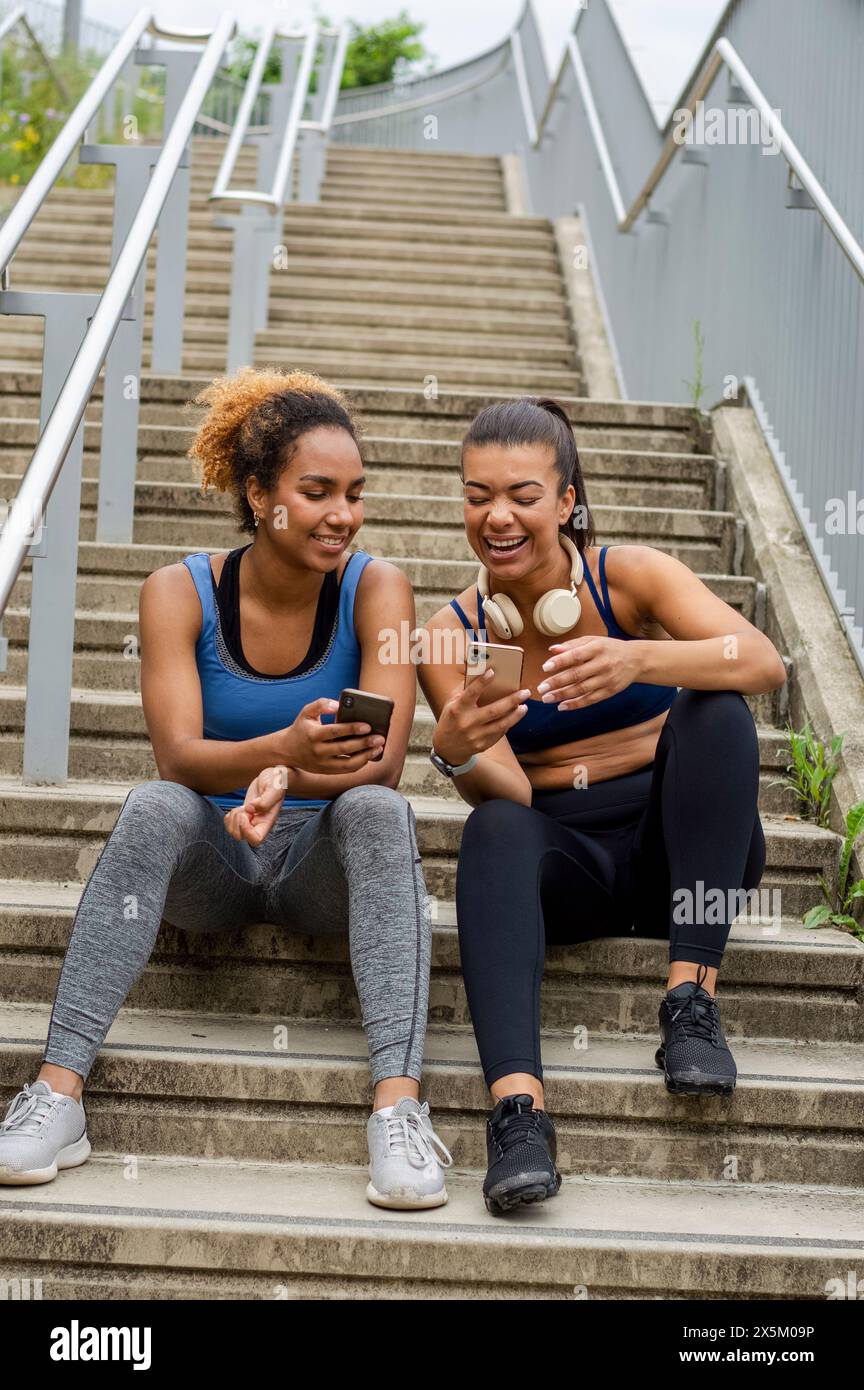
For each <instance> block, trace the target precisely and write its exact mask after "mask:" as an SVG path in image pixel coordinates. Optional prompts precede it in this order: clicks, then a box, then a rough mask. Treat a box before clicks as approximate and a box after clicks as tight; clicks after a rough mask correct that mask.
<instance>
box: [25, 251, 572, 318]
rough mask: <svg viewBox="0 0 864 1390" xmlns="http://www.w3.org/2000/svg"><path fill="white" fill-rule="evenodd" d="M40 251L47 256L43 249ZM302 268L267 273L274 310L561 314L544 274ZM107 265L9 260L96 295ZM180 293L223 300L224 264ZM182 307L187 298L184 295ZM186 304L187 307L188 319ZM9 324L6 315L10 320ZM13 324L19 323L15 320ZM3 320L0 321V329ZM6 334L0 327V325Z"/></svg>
mask: <svg viewBox="0 0 864 1390" xmlns="http://www.w3.org/2000/svg"><path fill="white" fill-rule="evenodd" d="M46 254H49V255H50V254H51V250H50V247H49V248H48V249H47V253H46ZM306 265H307V267H308V270H307V273H305V274H304V273H302V271H301V270H300V269H299V268H298V265H297V260H296V258H293V257H292V261H291V270H290V275H287V276H286V275H277V274H274V275H271V277H270V302H271V309H272V311H273V312H274V315H275V311H276V309H277V308H278V307H279V306H281V305H286V306H289V307H290V306H295V307H296V308H298V312H302V313H304V314H305V315H306V316H307V317H308V316H309V315H314V313H315V307H316V306H317V305H318V304H320V303H327V302H328V301H332V302H333V303H334V304H335V305H336V306H342V305H348V304H352V303H353V304H355V305H356V306H357V307H358V308H359V309H361V310H362V308H363V307H364V306H365V305H367V304H369V303H370V302H371V303H374V304H378V305H380V304H384V305H392V306H398V307H401V308H406V307H407V308H409V309H417V310H418V311H419V310H424V309H425V310H435V309H439V308H441V309H444V308H450V309H453V310H455V311H457V312H461V313H462V314H463V317H464V314H465V313H471V314H472V315H474V316H475V317H479V315H480V314H482V313H483V312H484V311H485V310H496V309H497V310H507V311H508V312H509V313H513V314H519V313H522V312H526V313H543V314H548V315H550V316H554V317H555V318H556V319H558V320H563V319H564V318H565V317H566V307H567V306H566V300H565V299H564V297H563V295H562V294H561V292H560V289H559V288H558V287H557V286H556V284H555V282H554V279H553V278H552V277H547V278H546V280H545V283H546V285H547V288H546V289H538V287H537V283H536V280H532V278H531V277H530V276H520V277H519V279H520V281H525V282H526V283H524V284H519V285H517V286H514V285H513V284H512V281H505V280H503V279H501V278H499V277H497V276H493V277H492V278H491V281H490V284H489V285H488V286H487V287H486V288H484V287H482V286H480V287H479V288H478V287H477V286H476V282H475V279H474V277H473V276H472V275H470V274H469V273H468V272H466V273H465V274H464V275H461V274H457V275H456V276H455V277H454V280H453V282H452V283H449V282H448V283H447V284H443V285H442V284H440V283H436V282H435V281H434V279H432V278H428V277H426V274H425V270H424V271H423V272H422V278H420V277H419V276H412V277H411V278H410V279H407V278H406V277H405V276H404V274H403V273H402V270H401V269H400V268H399V266H398V265H394V266H388V265H386V264H379V265H376V266H374V267H373V268H372V269H371V272H370V273H369V275H367V276H366V277H365V278H357V277H354V278H349V277H350V276H351V272H350V271H349V270H346V272H345V273H344V274H342V275H327V274H326V269H325V267H324V266H322V265H321V263H320V262H315V261H313V260H312V259H311V258H308V257H307V259H306ZM108 270H109V266H108V260H107V257H106V258H105V259H104V263H102V262H100V263H97V264H94V265H93V266H89V267H88V266H79V265H74V266H66V265H57V264H54V263H53V262H52V263H51V264H46V263H45V262H44V261H42V260H37V259H36V258H35V257H34V258H32V259H31V260H27V259H26V258H25V259H24V260H19V259H18V258H16V260H15V269H14V282H15V288H16V289H52V288H53V289H66V290H71V289H74V290H89V291H91V292H93V293H99V292H101V290H102V289H103V287H104V285H105V281H106V278H107V274H108ZM154 284H155V272H154V271H153V270H152V267H151V268H150V269H149V270H148V273H147V277H146V287H147V297H148V302H152V291H153V286H154ZM186 290H187V296H191V295H192V294H194V293H196V292H197V293H200V294H202V295H206V296H207V297H208V298H209V299H213V298H215V297H217V296H218V298H219V300H220V302H224V303H226V304H227V302H228V298H229V295H230V282H229V279H228V273H227V266H224V265H223V266H220V267H219V271H218V274H216V275H214V274H213V273H212V272H211V271H209V270H208V271H204V270H200V269H196V268H195V266H194V264H193V267H192V268H191V269H190V271H189V273H188V275H187V278H186ZM186 303H187V306H188V305H189V298H187V301H186ZM189 315H190V309H189V308H188V307H187V317H188V316H189ZM10 322H11V320H10ZM17 322H20V323H24V322H25V320H23V319H19V320H17ZM2 327H3V325H2V324H0V328H2ZM4 331H5V330H4Z"/></svg>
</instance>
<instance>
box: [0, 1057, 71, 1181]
mask: <svg viewBox="0 0 864 1390" xmlns="http://www.w3.org/2000/svg"><path fill="white" fill-rule="evenodd" d="M89 1157H90V1140H89V1139H88V1138H87V1118H86V1116H85V1114H84V1106H83V1105H82V1104H81V1102H80V1100H75V1098H74V1097H73V1096H62V1095H60V1093H59V1091H52V1090H51V1087H50V1086H49V1085H48V1082H47V1081H34V1082H33V1084H32V1086H25V1087H24V1089H23V1091H19V1092H18V1094H17V1096H15V1098H14V1099H13V1101H12V1103H11V1104H10V1106H9V1109H8V1110H7V1111H6V1116H5V1118H4V1119H3V1120H0V1183H8V1184H11V1185H13V1186H24V1185H25V1184H26V1183H38V1182H51V1180H52V1178H56V1176H57V1172H58V1169H60V1168H75V1167H77V1166H78V1164H79V1163H86V1161H87V1159H88V1158H89Z"/></svg>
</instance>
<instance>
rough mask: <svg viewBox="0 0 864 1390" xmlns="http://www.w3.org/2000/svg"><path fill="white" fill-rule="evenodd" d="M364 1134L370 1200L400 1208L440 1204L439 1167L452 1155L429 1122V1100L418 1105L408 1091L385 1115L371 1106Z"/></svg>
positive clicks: (441, 1183)
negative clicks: (367, 1154)
mask: <svg viewBox="0 0 864 1390" xmlns="http://www.w3.org/2000/svg"><path fill="white" fill-rule="evenodd" d="M366 1135H367V1138H368V1140H369V1177H370V1179H371V1181H370V1182H369V1185H368V1187H367V1188H366V1196H367V1197H368V1198H369V1201H370V1202H373V1203H374V1204H375V1206H376V1207H395V1208H397V1209H398V1210H400V1211H404V1210H407V1209H409V1208H411V1207H440V1206H443V1205H444V1203H445V1202H446V1201H447V1189H446V1188H445V1186H444V1171H443V1170H444V1169H445V1168H449V1167H450V1165H451V1163H452V1162H453V1159H452V1158H451V1156H450V1153H449V1151H448V1150H447V1149H446V1148H445V1147H444V1145H443V1144H442V1142H441V1140H440V1139H439V1138H438V1135H437V1134H436V1133H435V1131H434V1129H433V1128H432V1121H431V1120H430V1119H429V1105H428V1102H427V1101H424V1102H423V1104H422V1105H421V1104H420V1102H419V1101H416V1100H414V1098H413V1097H412V1096H403V1097H402V1099H401V1100H399V1101H397V1102H396V1104H395V1105H394V1107H393V1109H392V1111H391V1112H390V1114H389V1115H382V1114H380V1113H378V1112H377V1111H373V1113H372V1114H371V1115H370V1116H369V1123H368V1125H367V1126H366Z"/></svg>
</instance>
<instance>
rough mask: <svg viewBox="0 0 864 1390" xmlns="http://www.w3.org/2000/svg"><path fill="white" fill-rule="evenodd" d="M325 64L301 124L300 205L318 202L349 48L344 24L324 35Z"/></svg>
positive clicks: (321, 68)
mask: <svg viewBox="0 0 864 1390" xmlns="http://www.w3.org/2000/svg"><path fill="white" fill-rule="evenodd" d="M322 42H323V45H324V54H325V57H324V62H323V63H322V64H321V67H320V69H319V72H318V90H317V91H316V92H315V93H314V94H313V95H312V96H311V97H310V99H309V100H310V105H311V108H312V110H311V117H310V119H309V120H308V121H301V122H300V180H299V188H298V198H299V201H300V202H301V203H317V202H318V201H319V200H320V198H321V185H322V183H323V182H324V172H325V169H326V167H327V137H328V134H329V132H330V124H331V122H332V120H333V112H334V110H335V108H336V100H337V98H338V96H339V84H340V82H341V81H342V69H343V68H344V66H345V50H346V49H347V47H348V29H347V26H345V25H343V26H342V28H341V29H339V30H338V31H337V32H336V33H332V32H331V33H328V34H326V35H324V36H323V40H322Z"/></svg>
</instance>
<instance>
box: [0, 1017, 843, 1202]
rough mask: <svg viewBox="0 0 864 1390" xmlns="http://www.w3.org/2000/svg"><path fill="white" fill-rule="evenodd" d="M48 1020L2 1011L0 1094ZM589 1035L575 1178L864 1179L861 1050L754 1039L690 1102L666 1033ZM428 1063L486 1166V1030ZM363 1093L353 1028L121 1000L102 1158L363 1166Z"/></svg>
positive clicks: (365, 1072)
mask: <svg viewBox="0 0 864 1390" xmlns="http://www.w3.org/2000/svg"><path fill="white" fill-rule="evenodd" d="M49 1020H50V1008H49V1007H48V1006H47V1005H26V1004H17V1005H16V1004H5V1005H2V1006H0V1037H2V1041H0V1095H2V1103H3V1104H4V1106H5V1104H7V1103H8V1101H9V1100H10V1099H11V1098H12V1096H13V1095H14V1094H15V1093H16V1092H17V1091H18V1090H20V1088H21V1086H22V1085H23V1084H24V1081H25V1080H26V1079H27V1078H30V1077H33V1076H35V1075H36V1072H37V1071H38V1068H39V1065H40V1063H41V1059H42V1049H43V1046H44V1041H45V1038H46V1036H47V1031H48V1025H49ZM274 1029H276V1030H279V1031H278V1032H277V1033H274ZM274 1036H278V1038H279V1044H280V1045H279V1048H278V1050H277V1049H276V1048H275V1047H274ZM580 1041H581V1042H582V1043H583V1044H584V1045H583V1046H581V1047H580V1048H579V1049H578V1050H577V1049H574V1045H573V1038H572V1037H570V1036H567V1035H561V1034H549V1035H547V1036H546V1037H544V1039H543V1069H544V1078H545V1082H546V1089H547V1106H548V1109H549V1112H550V1113H551V1114H552V1115H553V1116H554V1119H555V1127H556V1131H557V1137H558V1154H557V1166H558V1168H559V1170H560V1171H561V1173H562V1174H565V1175H566V1176H568V1177H569V1176H571V1175H572V1176H579V1177H583V1178H584V1177H587V1176H603V1177H616V1178H622V1177H623V1178H637V1179H659V1178H665V1179H667V1180H672V1181H684V1180H689V1181H691V1182H712V1181H718V1180H719V1179H720V1178H721V1177H723V1176H724V1175H725V1173H726V1172H727V1171H728V1169H729V1155H730V1153H734V1155H735V1159H736V1163H735V1182H736V1183H740V1182H762V1183H795V1184H798V1183H807V1184H812V1185H814V1186H826V1185H830V1186H843V1187H849V1188H853V1187H854V1188H860V1187H864V1144H862V1142H861V1139H862V1134H861V1130H862V1126H864V1108H862V1106H861V1104H860V1100H861V1092H862V1087H864V1048H862V1047H860V1046H855V1045H854V1044H848V1043H847V1044H844V1046H842V1047H837V1046H835V1045H830V1044H824V1043H823V1044H809V1045H807V1044H796V1043H778V1042H774V1043H771V1042H762V1043H755V1042H750V1041H749V1040H747V1039H742V1040H741V1041H738V1042H736V1044H735V1060H736V1065H737V1067H738V1084H737V1087H736V1090H735V1092H734V1094H733V1096H731V1097H729V1098H722V1099H721V1098H714V1099H710V1100H708V1101H707V1102H705V1103H702V1104H699V1105H696V1106H694V1105H692V1104H690V1103H688V1100H687V1098H686V1097H672V1096H670V1095H669V1094H668V1092H667V1091H666V1089H665V1086H664V1085H663V1078H662V1074H661V1072H660V1071H659V1070H658V1069H657V1067H656V1065H655V1063H654V1052H655V1050H656V1047H657V1042H658V1036H644V1037H642V1036H639V1037H637V1036H624V1035H615V1034H606V1035H604V1034H595V1035H593V1036H590V1037H584V1038H582V1039H581V1040H580ZM423 1073H424V1074H423V1093H424V1097H425V1098H426V1099H428V1101H429V1105H430V1108H431V1110H432V1113H433V1117H434V1123H435V1128H436V1132H437V1133H438V1134H439V1135H440V1137H441V1139H442V1140H443V1142H444V1144H446V1146H447V1148H448V1149H449V1150H450V1153H451V1154H452V1156H453V1161H454V1164H455V1165H456V1166H457V1167H458V1168H463V1169H464V1168H468V1169H474V1170H482V1169H485V1165H486V1144H485V1132H484V1126H483V1124H482V1123H481V1122H480V1117H481V1116H482V1114H483V1112H484V1111H485V1110H486V1109H487V1108H488V1098H487V1093H486V1088H485V1086H484V1084H483V1079H482V1073H481V1069H480V1062H479V1058H478V1055H477V1048H476V1044H475V1042H474V1037H473V1033H472V1032H471V1031H470V1030H468V1029H461V1030H457V1029H444V1028H434V1027H433V1028H430V1029H428V1030H427V1034H426V1047H425V1052H424V1063H423ZM368 1099H369V1067H368V1057H367V1050H366V1043H365V1037H364V1034H363V1031H362V1029H361V1028H360V1027H359V1026H358V1025H353V1026H352V1025H350V1024H347V1025H346V1024H336V1025H333V1024H328V1025H326V1026H322V1025H321V1024H304V1023H290V1024H287V1025H286V1024H284V1023H281V1021H280V1020H279V1019H274V1020H268V1019H263V1018H260V1017H255V1018H243V1017H226V1016H225V1015H220V1014H199V1013H190V1014H186V1015H182V1014H160V1013H154V1012H150V1011H148V1010H134V1009H121V1011H120V1013H119V1015H118V1017H117V1019H116V1020H115V1022H114V1024H113V1026H112V1027H111V1029H110V1031H109V1033H108V1037H107V1039H106V1041H105V1044H104V1045H103V1047H102V1049H101V1051H100V1053H99V1056H98V1058H97V1060H96V1062H95V1063H94V1066H93V1069H92V1070H91V1072H90V1075H89V1076H88V1079H87V1094H86V1097H85V1102H84V1103H85V1109H86V1113H87V1129H88V1135H89V1138H90V1142H91V1144H92V1145H93V1148H94V1150H95V1151H96V1153H97V1154H100V1155H101V1154H103V1153H105V1152H110V1153H136V1154H140V1153H142V1152H144V1153H154V1154H159V1155H162V1156H164V1157H173V1158H187V1159H196V1158H201V1157H203V1158H205V1159H229V1160H233V1161H235V1162H241V1163H243V1162H253V1163H255V1162H267V1163H279V1162H302V1163H327V1162H331V1161H332V1160H333V1158H334V1157H335V1156H336V1155H335V1154H334V1141H336V1136H337V1135H338V1136H339V1137H338V1145H339V1150H338V1157H339V1160H340V1161H342V1162H345V1163H351V1164H356V1165H357V1166H360V1165H362V1164H363V1163H364V1162H365V1161H367V1158H368V1154H367V1143H366V1121H367V1118H368ZM262 1121H263V1123H262Z"/></svg>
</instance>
